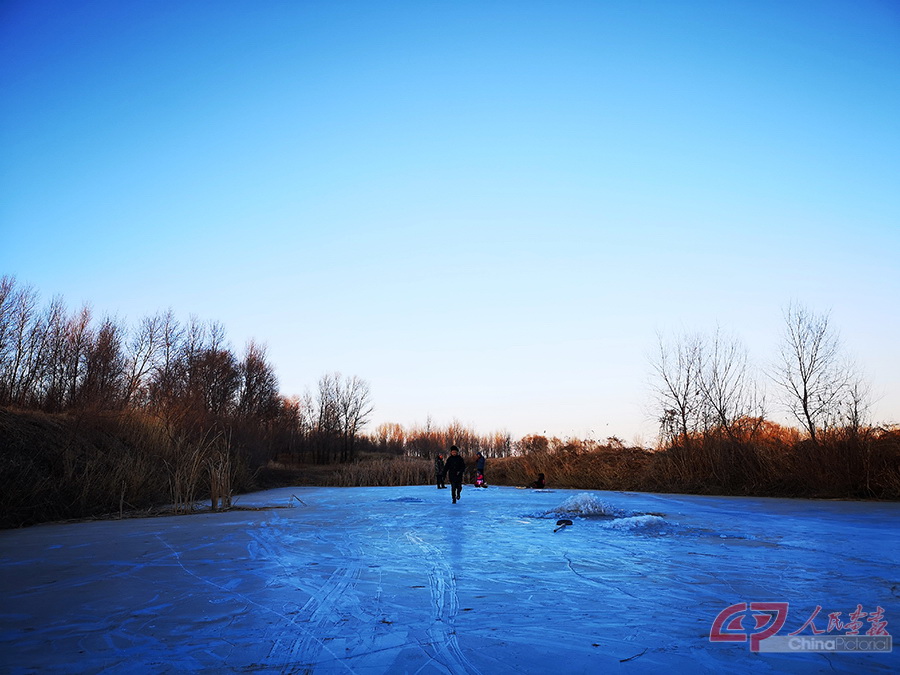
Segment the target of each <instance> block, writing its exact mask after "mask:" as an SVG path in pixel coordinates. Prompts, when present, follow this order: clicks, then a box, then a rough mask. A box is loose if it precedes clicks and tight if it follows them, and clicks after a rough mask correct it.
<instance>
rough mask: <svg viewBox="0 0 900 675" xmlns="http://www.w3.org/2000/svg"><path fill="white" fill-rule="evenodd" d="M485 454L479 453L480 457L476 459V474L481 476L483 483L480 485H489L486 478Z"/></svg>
mask: <svg viewBox="0 0 900 675" xmlns="http://www.w3.org/2000/svg"><path fill="white" fill-rule="evenodd" d="M484 462H485V460H484V455H482V454H481V453H480V452H479V453H478V459H477V460H475V475H476V476H481V484H480V485H479V486H478V487H487V481H486V480H485V478H484Z"/></svg>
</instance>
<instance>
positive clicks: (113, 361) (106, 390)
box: [0, 276, 900, 527]
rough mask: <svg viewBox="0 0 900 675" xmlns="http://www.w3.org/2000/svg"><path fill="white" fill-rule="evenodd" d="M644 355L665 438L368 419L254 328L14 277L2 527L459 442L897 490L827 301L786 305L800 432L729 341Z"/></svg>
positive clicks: (784, 360) (671, 483)
mask: <svg viewBox="0 0 900 675" xmlns="http://www.w3.org/2000/svg"><path fill="white" fill-rule="evenodd" d="M650 365H651V368H652V370H653V373H654V375H655V382H656V388H655V394H656V407H657V410H658V413H659V422H660V439H659V442H658V444H657V446H656V447H655V448H652V449H649V448H634V447H632V448H628V447H626V446H625V445H624V443H623V442H622V441H621V440H619V439H617V438H615V437H611V438H608V439H606V440H605V441H602V442H601V441H597V440H591V439H558V438H545V437H543V436H539V435H532V436H526V437H525V438H522V439H513V438H511V437H510V435H509V434H508V433H505V432H495V433H491V434H487V435H479V434H478V433H476V432H475V431H474V430H472V429H469V428H468V427H466V426H465V425H463V424H461V423H459V422H453V423H452V424H450V425H448V426H446V427H436V426H434V425H432V424H431V423H430V422H426V424H425V425H424V426H416V427H413V428H404V427H403V426H401V425H399V424H382V425H380V426H379V427H378V428H376V429H375V430H374V431H372V432H369V433H364V431H363V430H364V428H365V425H366V424H367V422H368V421H369V418H370V417H371V414H372V412H373V403H372V400H371V393H370V389H369V384H368V382H366V381H365V380H363V379H361V378H359V377H357V376H343V375H341V374H340V373H336V372H335V373H326V374H323V375H322V376H321V377H320V379H319V380H318V382H317V386H316V389H315V391H314V393H312V394H310V393H307V394H305V395H302V396H285V395H283V394H282V393H281V392H280V391H279V385H278V378H277V375H276V373H275V369H274V367H273V365H272V364H271V363H270V361H269V360H268V357H267V354H266V350H265V348H264V347H263V346H262V345H261V344H259V343H257V342H253V341H251V342H249V343H248V344H247V345H246V347H245V348H244V350H243V351H242V352H241V353H235V352H234V351H232V349H231V347H230V346H229V343H228V340H227V336H226V333H225V329H224V328H223V326H222V325H221V324H219V323H216V322H214V321H209V322H203V321H200V320H198V319H196V318H191V319H190V320H189V321H187V322H181V321H179V320H178V319H177V318H176V317H175V315H174V313H173V312H172V311H171V310H169V311H166V312H160V313H158V314H155V315H153V316H149V317H145V318H143V319H141V320H139V321H138V322H137V323H136V324H134V325H125V324H124V323H123V322H122V321H120V320H119V319H116V318H113V317H108V316H104V317H101V318H97V317H95V316H94V315H93V312H92V311H91V309H90V308H89V307H83V308H81V309H79V310H76V311H70V310H69V309H68V308H67V307H66V305H65V303H64V301H63V299H62V298H60V297H55V298H53V299H52V300H50V301H49V302H47V303H45V304H42V303H41V301H40V297H39V294H38V293H37V292H36V291H35V290H34V289H33V288H32V287H30V286H23V285H21V284H20V283H18V282H17V280H16V279H15V278H13V277H9V276H4V277H2V278H0V452H2V454H0V507H2V509H3V510H4V512H5V513H7V517H6V520H5V522H4V523H3V525H4V526H7V527H8V526H16V525H21V524H28V523H31V522H39V521H40V520H46V519H50V518H61V517H72V515H73V514H77V515H84V514H95V513H109V512H113V511H116V510H118V511H119V513H120V514H122V513H124V512H125V510H134V509H141V508H147V507H148V505H152V504H156V503H161V502H166V503H168V504H171V505H173V506H174V508H175V510H176V511H179V510H180V511H189V510H191V509H192V508H193V506H194V503H195V502H196V501H197V500H200V499H210V500H211V501H212V506H213V508H214V509H216V508H227V507H229V506H231V500H232V496H233V495H234V494H235V493H236V492H240V491H242V490H248V489H252V488H254V487H258V486H260V485H261V484H265V483H266V480H265V478H266V476H268V477H269V479H271V478H272V476H273V475H277V473H278V471H283V472H284V475H283V476H281V479H280V480H282V481H284V482H291V481H296V480H304V479H307V480H308V478H309V475H314V476H316V477H318V479H319V480H320V482H322V483H329V484H346V485H350V484H389V483H394V484H396V483H397V482H415V483H425V482H429V481H430V480H431V479H432V478H433V470H432V468H431V461H432V460H433V459H434V457H435V456H436V455H437V453H439V452H446V450H447V448H448V447H449V446H450V445H451V444H455V445H457V446H459V447H460V448H461V449H462V451H463V454H465V455H468V456H471V455H473V454H474V453H475V452H482V453H483V454H484V455H485V456H487V457H489V458H491V459H492V460H493V461H492V473H491V476H492V482H494V483H503V482H506V483H507V484H522V483H523V482H527V481H530V480H533V478H534V476H535V475H536V474H537V473H538V472H543V473H545V474H546V475H547V476H548V480H550V481H552V482H553V483H554V484H555V485H556V486H558V487H578V488H596V489H629V490H650V491H684V492H700V493H718V494H769V495H782V496H831V497H848V498H887V499H897V498H900V430H898V429H897V427H896V426H887V427H884V426H881V427H878V426H872V425H871V424H869V422H868V420H867V411H868V406H869V399H868V388H867V386H866V383H865V382H864V381H863V380H862V378H860V377H859V376H858V375H857V374H856V371H855V370H854V368H853V367H852V366H851V365H849V364H848V362H847V361H846V359H844V358H843V356H842V354H841V350H840V344H839V341H838V340H837V337H836V334H835V332H834V331H833V329H832V327H831V326H830V324H829V321H828V317H827V315H816V314H813V313H811V312H809V311H808V310H806V309H805V308H803V307H800V306H791V307H789V308H788V310H787V311H786V312H785V332H784V336H783V340H782V350H781V360H780V361H779V363H777V364H775V365H774V366H773V367H772V368H770V371H769V373H768V376H767V378H768V380H769V381H770V382H771V383H774V385H775V387H776V389H777V391H778V396H777V398H778V401H779V404H780V405H783V406H784V407H785V408H786V409H788V410H790V412H791V413H792V414H793V415H794V417H795V419H796V421H797V423H798V427H797V428H789V427H784V426H782V425H778V424H775V423H774V422H771V421H769V420H768V419H767V401H766V396H765V394H764V387H761V386H760V384H759V382H758V381H757V379H756V378H755V376H754V371H753V370H752V369H751V367H750V365H749V357H748V354H747V350H746V349H745V348H744V347H743V346H742V344H741V342H740V341H739V340H738V339H736V338H733V337H726V336H724V335H723V334H722V333H721V332H719V331H716V332H715V333H714V334H712V335H710V336H703V335H699V334H698V335H693V336H683V337H679V338H677V339H675V340H671V341H668V342H667V341H666V340H664V339H663V338H660V339H659V349H658V353H657V356H656V357H655V359H654V360H653V361H652V363H651V364H650ZM388 458H395V459H396V460H397V461H396V462H395V463H394V464H393V465H391V466H394V467H395V468H394V469H391V468H389V467H388V466H387V465H386V464H385V460H386V459H388ZM375 460H378V464H377V469H376V468H374V467H375V464H374V463H373V462H374V461H375ZM361 462H362V463H367V464H366V466H367V467H368V468H366V469H360V466H359V465H360V463H361ZM316 466H328V467H333V468H332V470H331V472H330V473H328V474H324V473H322V472H319V471H316V470H315V468H314V467H316ZM303 467H312V468H307V469H306V470H305V472H306V473H307V474H309V475H307V476H304V475H303V474H304V469H303ZM334 467H336V468H334ZM392 472H393V474H392ZM276 479H277V476H276Z"/></svg>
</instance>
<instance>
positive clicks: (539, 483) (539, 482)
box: [528, 473, 544, 490]
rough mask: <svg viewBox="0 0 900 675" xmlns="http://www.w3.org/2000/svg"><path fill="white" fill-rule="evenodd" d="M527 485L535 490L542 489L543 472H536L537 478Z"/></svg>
mask: <svg viewBox="0 0 900 675" xmlns="http://www.w3.org/2000/svg"><path fill="white" fill-rule="evenodd" d="M528 487H530V488H534V489H535V490H543V489H544V474H542V473H539V474H538V477H537V480H536V481H534V482H533V483H532V484H531V485H529V486H528Z"/></svg>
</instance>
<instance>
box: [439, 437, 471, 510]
mask: <svg viewBox="0 0 900 675" xmlns="http://www.w3.org/2000/svg"><path fill="white" fill-rule="evenodd" d="M444 471H445V472H446V474H447V479H448V480H449V481H450V495H451V496H452V497H453V503H454V504H455V503H456V500H457V499H459V498H460V497H461V496H462V482H463V474H464V473H465V472H466V463H465V461H464V460H463V458H462V457H460V456H459V448H457V447H456V446H455V445H454V446H451V447H450V456H449V457H448V458H447V463H446V464H445V465H444Z"/></svg>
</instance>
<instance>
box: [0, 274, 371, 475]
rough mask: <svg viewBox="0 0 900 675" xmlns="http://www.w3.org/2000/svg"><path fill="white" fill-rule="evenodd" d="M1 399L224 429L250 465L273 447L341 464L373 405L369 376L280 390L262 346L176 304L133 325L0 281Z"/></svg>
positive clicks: (190, 429)
mask: <svg viewBox="0 0 900 675" xmlns="http://www.w3.org/2000/svg"><path fill="white" fill-rule="evenodd" d="M0 406H7V407H16V408H20V409H28V410H40V411H44V412H49V413H70V414H77V415H81V416H84V415H98V414H111V413H123V412H131V413H134V412H140V413H142V414H144V415H147V416H150V417H152V418H154V419H157V420H161V421H162V422H163V423H164V424H165V425H166V427H167V428H168V429H170V431H171V433H172V434H173V435H177V436H185V437H186V438H192V439H196V438H203V437H209V436H210V435H211V434H222V435H226V436H227V437H228V439H229V443H230V445H231V446H232V447H234V448H237V449H238V450H239V452H240V454H241V455H242V457H243V459H244V460H245V461H246V462H247V463H248V464H249V465H251V466H255V465H259V464H261V463H264V462H265V461H267V460H268V459H269V458H270V457H272V456H274V455H275V454H277V453H278V452H289V453H291V454H292V455H294V456H298V457H302V458H303V459H304V460H306V461H315V462H319V463H327V462H348V461H351V460H352V459H353V458H354V457H355V456H356V454H357V452H358V449H359V446H360V437H361V431H362V428H363V426H364V425H365V423H366V421H367V420H368V418H369V416H370V415H371V413H372V411H373V407H372V403H371V395H370V390H369V385H368V383H367V382H366V381H365V380H363V379H361V378H359V377H356V376H347V377H344V376H342V375H341V374H340V373H327V374H324V375H322V376H321V378H320V379H319V381H318V385H317V389H316V392H315V394H314V395H313V394H309V393H307V394H305V395H303V396H290V397H288V396H284V395H282V394H281V393H280V392H279V385H278V378H277V375H276V373H275V369H274V367H273V365H272V363H271V362H270V361H269V359H268V356H267V353H266V348H265V347H264V346H263V345H261V344H260V343H258V342H255V341H250V342H249V343H248V344H247V345H246V347H245V349H244V350H243V352H242V353H240V354H237V353H235V352H234V351H233V350H232V349H231V348H230V346H229V345H228V340H227V336H226V331H225V329H224V327H223V326H222V325H221V324H220V323H218V322H215V321H201V320H199V319H197V318H196V317H191V318H190V319H189V320H188V321H186V322H182V321H179V320H178V318H177V317H176V316H175V314H174V312H172V310H168V311H164V312H159V313H157V314H154V315H152V316H147V317H144V318H142V319H141V320H140V321H138V322H137V323H136V324H135V325H133V326H130V327H129V326H126V324H125V323H124V322H123V321H121V320H119V319H116V318H114V317H108V316H106V317H102V318H100V319H99V320H98V319H97V318H96V317H95V316H94V314H93V312H92V310H91V308H90V307H88V306H85V307H82V308H81V309H79V310H77V311H69V310H68V309H67V307H66V305H65V303H64V301H63V299H62V298H61V297H55V298H53V299H52V300H50V302H49V303H46V304H44V305H41V303H40V298H39V295H38V293H37V292H36V291H35V290H34V289H33V288H32V287H30V286H23V285H21V284H19V283H18V282H17V280H16V279H15V278H14V277H11V276H3V277H0Z"/></svg>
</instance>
